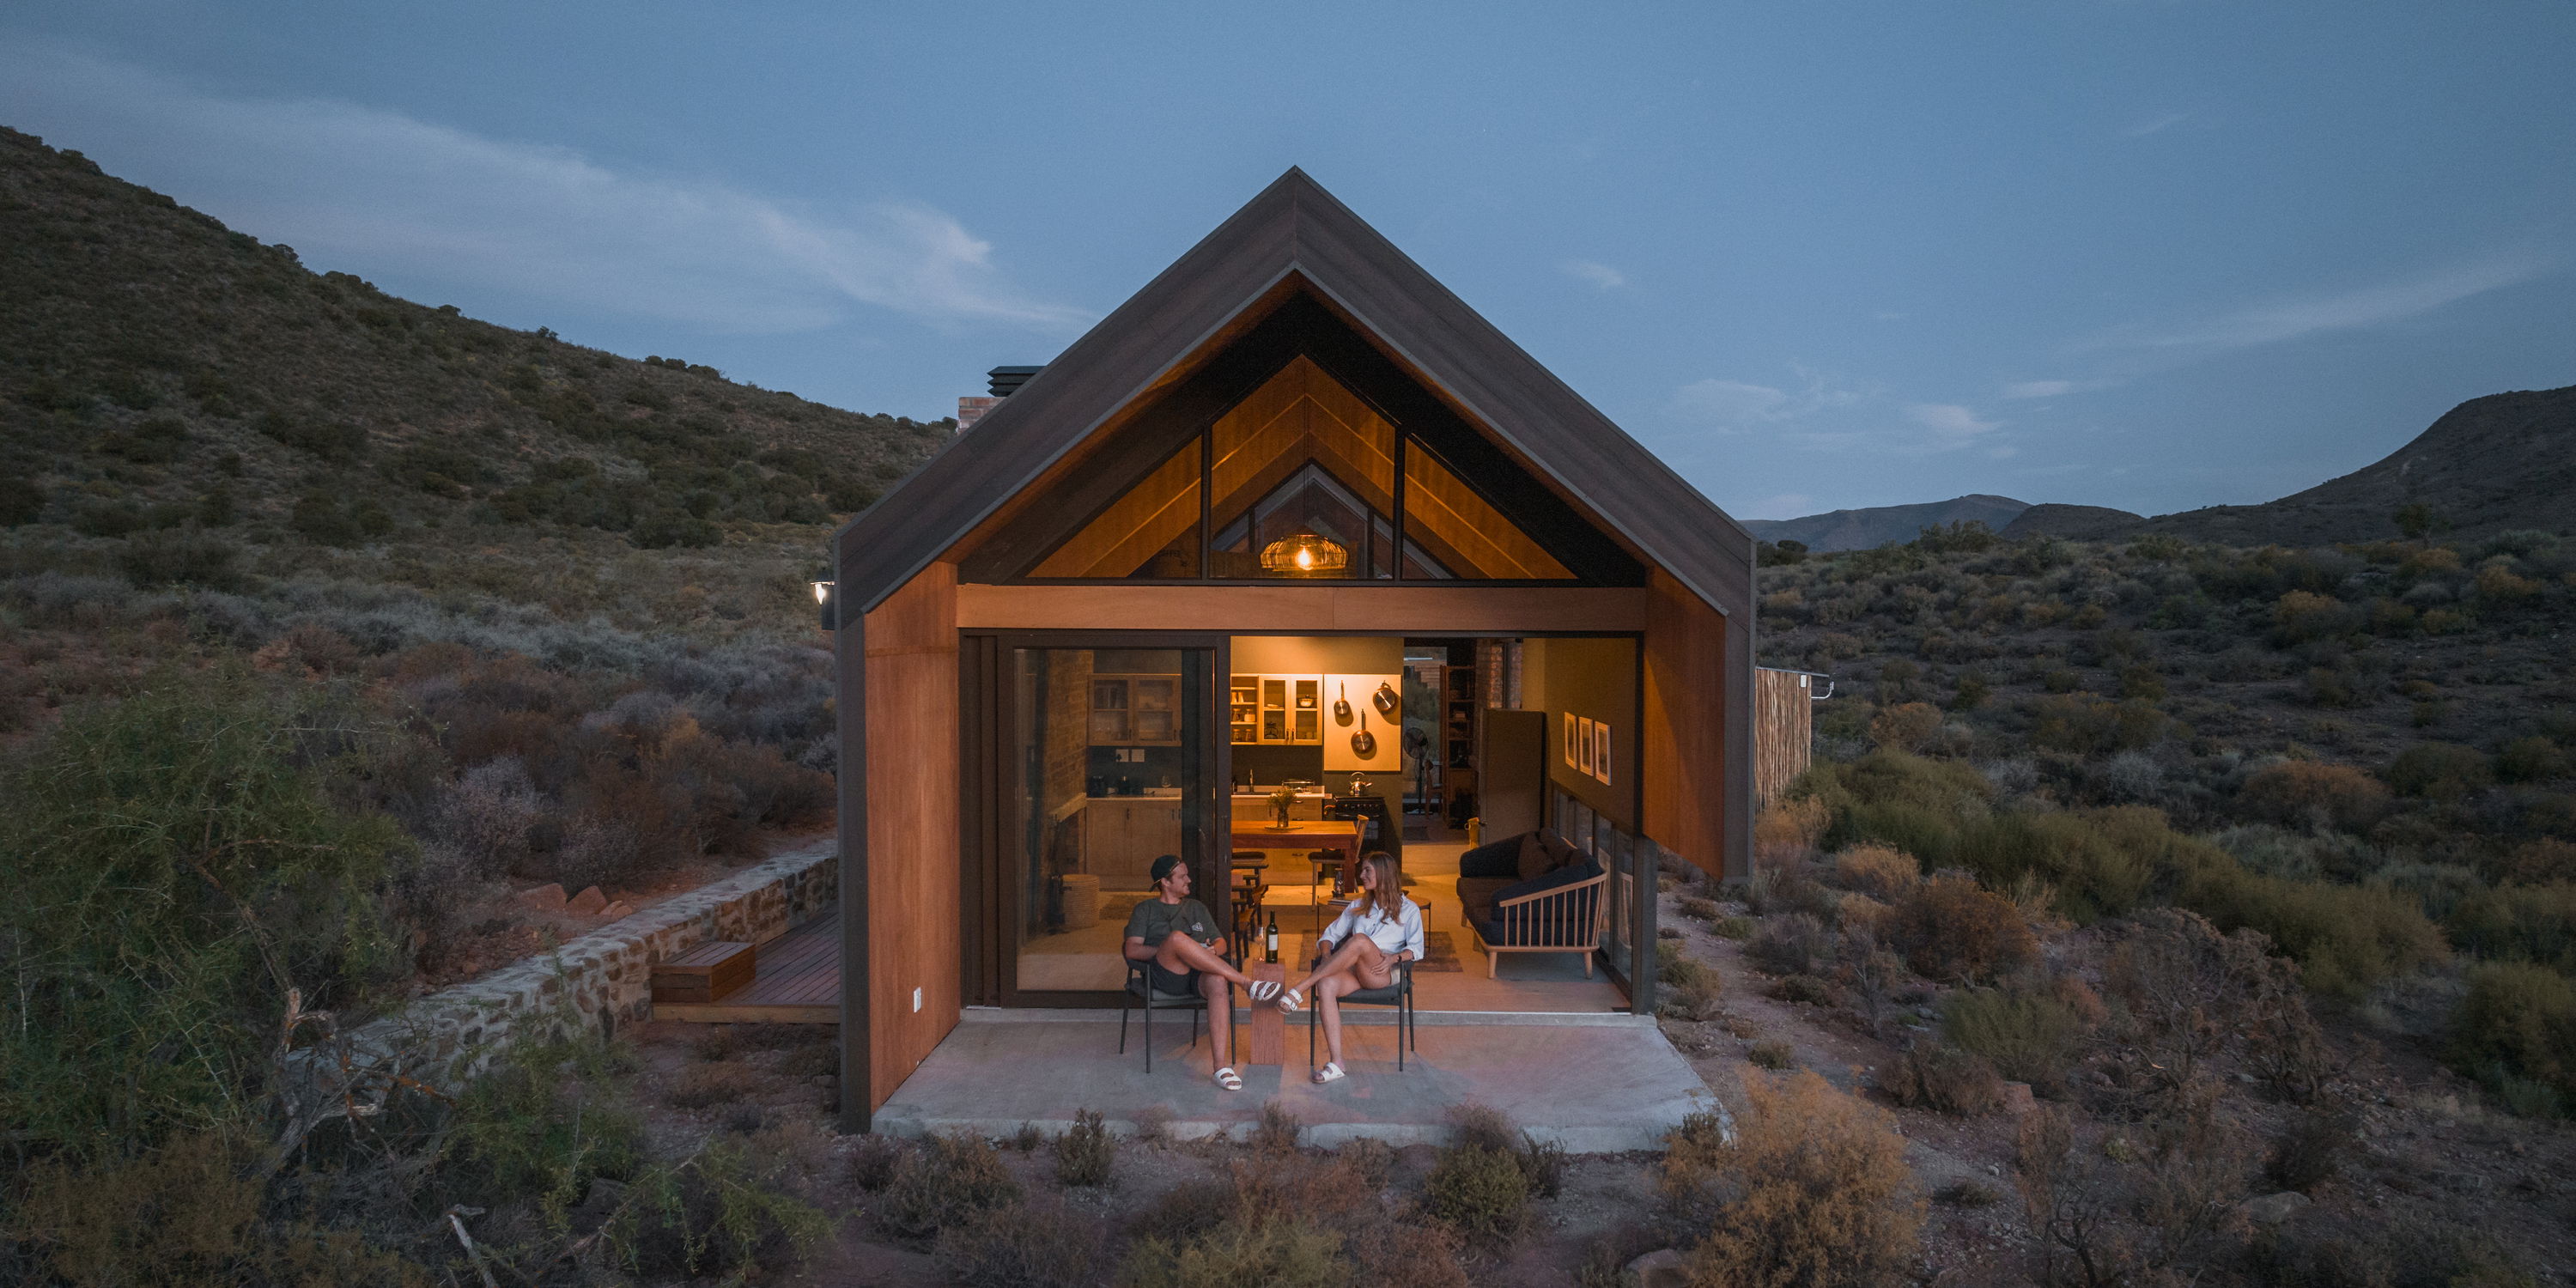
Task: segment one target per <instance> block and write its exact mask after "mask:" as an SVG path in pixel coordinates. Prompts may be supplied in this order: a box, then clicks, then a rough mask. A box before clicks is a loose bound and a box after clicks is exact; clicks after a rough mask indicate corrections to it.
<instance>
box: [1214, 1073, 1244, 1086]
mask: <svg viewBox="0 0 2576 1288" xmlns="http://www.w3.org/2000/svg"><path fill="white" fill-rule="evenodd" d="M1216 1085H1218V1086H1220V1087H1223V1088H1225V1089H1226V1090H1228V1091H1241V1090H1243V1078H1242V1076H1241V1075H1239V1074H1237V1073H1235V1071H1234V1070H1232V1069H1219V1070H1217V1071H1216Z"/></svg>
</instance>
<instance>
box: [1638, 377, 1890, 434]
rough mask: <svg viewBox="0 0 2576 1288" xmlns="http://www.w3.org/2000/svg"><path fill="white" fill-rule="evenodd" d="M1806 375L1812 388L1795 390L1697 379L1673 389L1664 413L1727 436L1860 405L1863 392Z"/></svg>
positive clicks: (1740, 382) (1808, 385)
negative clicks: (1858, 403) (1836, 386)
mask: <svg viewBox="0 0 2576 1288" xmlns="http://www.w3.org/2000/svg"><path fill="white" fill-rule="evenodd" d="M1800 374H1802V375H1806V376H1807V386H1806V388H1804V389H1802V390H1798V391H1795V392H1793V391H1790V390H1787V389H1776V388H1773V387H1772V386H1770V385H1757V384H1749V383H1746V382H1744V381H1741V380H1718V379H1714V378H1712V379H1708V380H1695V381H1692V382H1691V383H1689V384H1687V385H1683V386H1682V387H1681V388H1679V389H1676V390H1674V391H1673V395H1672V397H1671V398H1670V399H1668V400H1666V402H1665V405H1664V412H1665V414H1666V415H1668V416H1670V417H1672V418H1673V419H1675V420H1678V421H1682V422H1685V423H1687V424H1693V425H1698V426H1702V427H1705V428H1709V429H1715V430H1717V431H1719V432H1721V433H1740V432H1742V431H1745V430H1749V429H1752V428H1754V427H1755V426H1757V425H1775V424H1779V423H1781V422H1783V421H1792V420H1800V419H1804V418H1806V417H1809V416H1813V415H1815V414H1816V413H1818V412H1822V411H1827V410H1831V409H1835V408H1841V407H1848V406H1851V405H1852V404H1854V403H1857V402H1859V401H1860V397H1861V396H1860V395H1859V394H1857V393H1854V392H1852V391H1850V390H1847V389H1837V388H1835V387H1833V386H1832V385H1831V384H1829V383H1828V382H1827V381H1826V380H1825V379H1824V378H1822V377H1820V376H1816V375H1814V374H1811V373H1806V372H1801V373H1800Z"/></svg>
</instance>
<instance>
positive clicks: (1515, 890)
mask: <svg viewBox="0 0 2576 1288" xmlns="http://www.w3.org/2000/svg"><path fill="white" fill-rule="evenodd" d="M1599 875H1601V864H1600V863H1599V862H1598V861H1596V860H1594V859H1592V858H1589V857H1586V858H1585V859H1584V860H1583V861H1582V862H1580V863H1569V864H1566V865H1565V866H1564V867H1561V868H1556V869H1553V870H1550V871H1547V872H1542V873H1540V874H1538V875H1537V876H1534V877H1531V878H1529V879H1528V880H1526V881H1515V882H1513V883H1512V884H1511V885H1509V886H1507V887H1505V888H1504V889H1503V890H1502V892H1501V893H1499V894H1496V895H1495V896H1494V902H1496V903H1501V902H1502V901H1503V900H1505V899H1517V898H1519V897H1521V896H1522V895H1525V894H1544V893H1546V892H1547V891H1550V890H1558V889H1563V888H1564V887H1566V886H1570V885H1573V884H1575V883H1577V882H1580V881H1589V880H1591V879H1592V878H1594V877H1597V876H1599Z"/></svg>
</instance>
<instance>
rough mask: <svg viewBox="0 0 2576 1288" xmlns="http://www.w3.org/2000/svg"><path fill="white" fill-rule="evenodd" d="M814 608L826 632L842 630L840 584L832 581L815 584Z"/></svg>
mask: <svg viewBox="0 0 2576 1288" xmlns="http://www.w3.org/2000/svg"><path fill="white" fill-rule="evenodd" d="M814 606H815V609H816V614H815V615H816V616H817V617H819V618H821V619H822V623H823V629H824V630H827V631H837V630H839V629H841V587H840V583H838V582H830V581H818V582H815V583H814Z"/></svg>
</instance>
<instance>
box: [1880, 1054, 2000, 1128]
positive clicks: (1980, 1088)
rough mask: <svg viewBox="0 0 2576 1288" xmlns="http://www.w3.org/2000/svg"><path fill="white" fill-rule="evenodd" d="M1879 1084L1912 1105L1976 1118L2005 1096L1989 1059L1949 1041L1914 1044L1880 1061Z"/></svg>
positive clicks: (1892, 1096)
mask: <svg viewBox="0 0 2576 1288" xmlns="http://www.w3.org/2000/svg"><path fill="white" fill-rule="evenodd" d="M1878 1085H1879V1088H1880V1089H1881V1090H1883V1091H1885V1092H1886V1093H1887V1094H1888V1096H1889V1098H1890V1099H1893V1100H1894V1101H1896V1103H1898V1104H1900V1105H1905V1106H1907V1107H1909V1108H1920V1109H1937V1110H1939V1111H1941V1112H1942V1113H1945V1114H1958V1115H1961V1116H1963V1117H1974V1116H1976V1115H1978V1114H1984V1113H1992V1112H1993V1111H1994V1109H1995V1107H1996V1106H1998V1105H2001V1104H2002V1103H2003V1099H2004V1087H2003V1079H2002V1078H2001V1077H1999V1076H1997V1075H1996V1073H1995V1067H1994V1066H1993V1065H1991V1064H1988V1063H1986V1060H1985V1057H1983V1056H1980V1055H1978V1054H1976V1053H1975V1052H1973V1051H1966V1050H1962V1049H1960V1048H1959V1047H1955V1046H1952V1045H1950V1044H1949V1043H1946V1042H1916V1043H1914V1044H1913V1045H1911V1046H1909V1047H1907V1048H1906V1049H1905V1050H1904V1051H1903V1052H1901V1053H1899V1054H1898V1055H1897V1056H1896V1057H1895V1058H1894V1059H1892V1060H1889V1061H1888V1062H1887V1063H1885V1064H1883V1065H1880V1066H1879V1070H1878Z"/></svg>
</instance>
